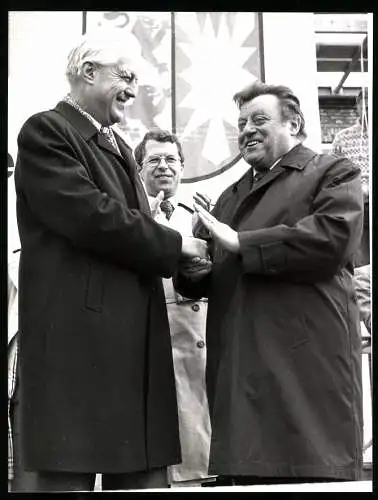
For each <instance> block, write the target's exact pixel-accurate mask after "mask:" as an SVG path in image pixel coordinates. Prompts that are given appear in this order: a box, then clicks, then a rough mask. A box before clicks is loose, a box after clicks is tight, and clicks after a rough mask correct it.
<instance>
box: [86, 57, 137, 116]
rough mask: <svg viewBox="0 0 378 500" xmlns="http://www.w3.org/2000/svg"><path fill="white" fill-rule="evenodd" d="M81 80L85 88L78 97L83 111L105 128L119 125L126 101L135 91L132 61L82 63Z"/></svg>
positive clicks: (135, 77)
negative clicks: (115, 124)
mask: <svg viewBox="0 0 378 500" xmlns="http://www.w3.org/2000/svg"><path fill="white" fill-rule="evenodd" d="M83 77H84V79H85V80H86V82H87V83H88V84H89V85H87V86H86V89H85V92H84V93H83V95H82V96H81V103H82V104H83V107H84V108H85V109H86V111H88V113H90V114H91V115H92V116H93V117H94V118H95V119H96V120H97V121H98V122H100V123H101V124H102V125H105V126H109V125H113V124H114V123H117V122H119V121H121V120H122V119H123V117H124V113H125V107H126V103H127V101H128V100H129V99H132V98H134V97H136V94H137V91H138V83H137V76H136V74H135V72H134V70H133V63H132V61H131V60H129V59H127V58H120V59H118V61H116V63H115V64H100V63H86V64H85V67H83Z"/></svg>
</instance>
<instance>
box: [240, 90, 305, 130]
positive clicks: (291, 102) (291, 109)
mask: <svg viewBox="0 0 378 500" xmlns="http://www.w3.org/2000/svg"><path fill="white" fill-rule="evenodd" d="M265 94H272V95H275V96H276V97H278V99H279V100H280V103H281V115H282V118H283V119H285V120H290V118H292V117H293V116H299V118H300V121H301V123H300V127H299V131H298V136H301V137H302V138H303V139H305V138H306V137H307V134H306V131H305V119H304V116H303V113H302V111H301V107H300V102H299V99H298V97H297V96H296V95H295V94H294V93H293V91H292V90H291V89H289V87H285V86H284V85H268V84H266V83H263V82H260V81H258V80H257V81H255V82H254V83H252V84H250V85H247V86H246V87H244V88H243V89H242V90H241V91H240V92H237V93H236V94H235V95H234V97H233V99H234V101H235V102H236V104H237V106H238V108H239V109H240V108H241V106H243V104H245V103H246V102H248V101H251V100H252V99H254V98H255V97H257V96H259V95H265Z"/></svg>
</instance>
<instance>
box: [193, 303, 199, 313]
mask: <svg viewBox="0 0 378 500" xmlns="http://www.w3.org/2000/svg"><path fill="white" fill-rule="evenodd" d="M199 308H200V306H199V305H198V304H193V305H192V309H193V311H195V312H197V311H199Z"/></svg>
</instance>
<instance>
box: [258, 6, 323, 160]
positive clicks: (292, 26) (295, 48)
mask: <svg viewBox="0 0 378 500" xmlns="http://www.w3.org/2000/svg"><path fill="white" fill-rule="evenodd" d="M263 26H264V31H263V33H264V54H265V57H264V63H265V81H266V82H267V83H270V84H282V85H287V86H288V87H290V88H291V89H292V90H293V92H294V93H295V94H296V95H297V96H298V98H299V100H300V102H301V109H302V111H303V114H304V117H305V120H306V129H307V135H308V137H307V141H306V143H305V144H306V145H307V146H308V147H310V148H313V149H315V150H316V151H319V152H320V151H321V133H320V116H319V104H318V88H317V68H316V45H315V33H314V30H315V25H314V14H313V13H307V12H306V13H297V12H274V13H272V12H269V13H264V15H263Z"/></svg>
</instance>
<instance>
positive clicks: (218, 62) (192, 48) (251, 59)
mask: <svg viewBox="0 0 378 500" xmlns="http://www.w3.org/2000/svg"><path fill="white" fill-rule="evenodd" d="M102 28H105V29H109V28H110V29H114V30H117V31H119V30H122V32H123V33H125V39H126V36H130V35H131V36H132V37H134V38H135V41H136V42H137V44H138V45H139V49H140V56H141V60H142V70H141V73H142V74H141V75H138V76H139V81H140V87H139V92H138V95H137V97H136V99H135V100H134V102H133V103H132V104H131V105H130V106H128V107H127V109H126V112H125V119H124V121H123V122H122V123H121V124H120V128H121V130H122V132H123V133H124V134H125V138H126V140H127V142H128V143H129V144H130V146H131V147H135V146H136V145H137V143H138V142H139V141H140V140H141V139H142V137H143V135H144V134H145V133H146V132H147V130H149V129H151V128H153V127H160V128H165V129H168V130H171V131H172V132H175V133H176V134H177V136H178V138H179V139H180V141H181V143H182V145H183V150H184V155H185V170H184V178H183V183H193V182H198V181H203V180H208V179H211V178H212V177H214V176H217V175H219V174H220V173H223V172H225V171H226V170H228V169H229V168H231V167H232V166H233V165H234V164H235V163H237V162H238V160H239V158H240V157H239V149H238V144H237V128H236V125H237V115H238V110H237V107H236V105H235V103H234V102H233V99H232V97H233V95H234V94H235V93H236V92H237V91H238V90H240V89H241V88H242V87H243V86H244V85H246V84H248V83H251V82H253V81H254V80H256V79H258V78H261V53H260V45H259V39H260V37H259V16H258V14H257V13H254V12H174V13H173V12H172V13H171V12H136V11H131V12H120V11H119V12H114V11H113V12H87V18H86V31H87V32H93V31H94V30H96V29H102Z"/></svg>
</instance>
